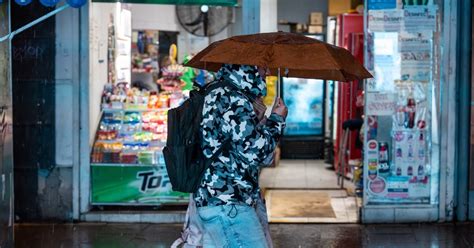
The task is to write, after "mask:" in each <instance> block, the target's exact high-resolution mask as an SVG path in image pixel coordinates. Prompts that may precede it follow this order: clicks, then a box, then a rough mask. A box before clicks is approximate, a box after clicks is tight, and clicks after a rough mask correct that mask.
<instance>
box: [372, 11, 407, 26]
mask: <svg viewBox="0 0 474 248" xmlns="http://www.w3.org/2000/svg"><path fill="white" fill-rule="evenodd" d="M403 15H404V11H403V10H401V9H393V10H369V12H368V16H367V20H368V28H369V30H370V32H398V31H400V29H401V27H402V25H403Z"/></svg>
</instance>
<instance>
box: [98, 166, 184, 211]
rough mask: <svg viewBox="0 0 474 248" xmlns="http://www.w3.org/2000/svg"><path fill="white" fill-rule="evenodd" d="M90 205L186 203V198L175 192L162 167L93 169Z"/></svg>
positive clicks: (101, 167)
mask: <svg viewBox="0 0 474 248" xmlns="http://www.w3.org/2000/svg"><path fill="white" fill-rule="evenodd" d="M91 169H92V171H91V173H92V174H91V175H92V184H91V185H92V203H93V204H101V205H107V204H115V205H117V204H119V205H120V204H124V205H133V204H139V205H147V204H150V205H157V204H162V203H176V202H183V203H185V202H187V201H188V200H189V199H188V194H184V193H180V192H175V191H173V190H172V187H171V183H170V180H169V177H168V174H167V172H166V168H165V166H137V165H130V166H122V165H107V166H103V165H92V166H91Z"/></svg>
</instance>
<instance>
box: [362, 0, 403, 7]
mask: <svg viewBox="0 0 474 248" xmlns="http://www.w3.org/2000/svg"><path fill="white" fill-rule="evenodd" d="M367 6H368V9H395V8H397V0H367Z"/></svg>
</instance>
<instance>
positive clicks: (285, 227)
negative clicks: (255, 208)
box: [15, 223, 474, 248]
mask: <svg viewBox="0 0 474 248" xmlns="http://www.w3.org/2000/svg"><path fill="white" fill-rule="evenodd" d="M180 230H181V225H177V224H104V223H80V224H19V225H17V226H16V228H15V247H22V248H23V247H32V248H33V247H34V248H43V247H44V248H46V247H47V248H55V247H60V248H69V247H81V248H82V247H87V248H89V247H94V248H121V247H124V248H129V247H130V248H131V247H139V248H141V247H143V248H145V247H146V248H153V247H169V246H170V244H171V243H172V242H173V240H174V239H175V238H176V237H178V235H179V233H180ZM271 232H272V236H273V241H274V245H275V247H285V248H286V247H345V248H346V247H403V248H411V247H416V248H418V247H430V248H435V247H436V248H438V247H440V248H441V247H456V248H457V247H474V223H466V224H411V225H357V224H272V225H271Z"/></svg>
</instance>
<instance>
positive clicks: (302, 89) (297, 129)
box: [283, 78, 324, 136]
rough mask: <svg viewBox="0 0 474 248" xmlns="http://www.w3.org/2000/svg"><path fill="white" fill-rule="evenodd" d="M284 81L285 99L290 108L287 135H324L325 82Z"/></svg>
mask: <svg viewBox="0 0 474 248" xmlns="http://www.w3.org/2000/svg"><path fill="white" fill-rule="evenodd" d="M283 80H284V81H283V99H284V100H285V104H286V105H287V106H288V118H287V120H286V125H287V126H286V129H285V135H289V136H293V135H295V136H300V135H322V134H323V119H324V116H323V107H324V105H323V100H324V98H323V96H324V81H323V80H317V79H302V78H284V79H283Z"/></svg>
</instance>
